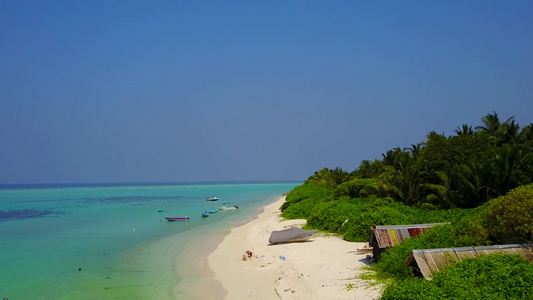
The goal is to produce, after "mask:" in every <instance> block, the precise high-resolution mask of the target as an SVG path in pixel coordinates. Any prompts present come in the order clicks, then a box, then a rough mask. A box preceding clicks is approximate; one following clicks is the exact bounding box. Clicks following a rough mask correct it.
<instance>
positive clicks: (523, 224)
mask: <svg viewBox="0 0 533 300" xmlns="http://www.w3.org/2000/svg"><path fill="white" fill-rule="evenodd" d="M483 221H484V225H485V226H486V228H487V231H488V234H489V235H490V237H491V238H492V239H493V240H494V242H496V243H499V244H511V243H523V242H527V241H531V239H532V232H533V185H525V186H521V187H518V188H516V189H514V190H511V191H510V192H509V193H508V194H507V195H505V196H501V197H498V198H496V199H492V200H490V201H489V203H488V205H487V207H486V210H485V212H484V214H483Z"/></svg>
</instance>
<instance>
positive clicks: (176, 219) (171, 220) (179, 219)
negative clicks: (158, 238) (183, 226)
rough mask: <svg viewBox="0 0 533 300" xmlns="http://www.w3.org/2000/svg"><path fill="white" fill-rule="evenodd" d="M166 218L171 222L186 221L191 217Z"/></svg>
mask: <svg viewBox="0 0 533 300" xmlns="http://www.w3.org/2000/svg"><path fill="white" fill-rule="evenodd" d="M165 219H166V220H167V221H169V222H175V221H186V220H189V217H178V218H171V217H166V218H165Z"/></svg>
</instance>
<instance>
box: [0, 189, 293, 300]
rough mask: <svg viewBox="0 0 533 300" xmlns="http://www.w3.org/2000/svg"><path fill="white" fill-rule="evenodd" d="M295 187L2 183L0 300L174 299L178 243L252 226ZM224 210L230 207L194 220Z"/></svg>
mask: <svg viewBox="0 0 533 300" xmlns="http://www.w3.org/2000/svg"><path fill="white" fill-rule="evenodd" d="M299 184H301V183H244V184H236V183H231V184H227V183H224V184H222V183H221V184H174V185H172V184H161V185H122V186H118V185H117V186H113V185H84V186H2V187H0V299H3V298H8V299H129V300H134V299H143V300H144V299H161V300H165V299H169V300H170V299H175V298H176V296H175V293H174V290H175V288H176V286H177V284H178V283H180V281H182V280H184V278H180V276H182V277H183V276H186V275H179V274H178V273H179V272H177V271H176V269H177V268H176V257H177V256H178V255H179V254H180V252H181V251H183V249H184V246H185V245H186V244H187V242H189V241H191V240H192V239H194V238H198V237H202V238H205V239H209V238H211V233H213V232H221V230H227V229H229V228H231V227H232V226H235V225H236V224H240V223H244V222H247V221H249V220H251V219H252V218H254V217H255V216H256V215H257V214H259V212H260V210H261V208H262V207H263V206H265V205H267V204H269V203H271V202H273V201H275V200H276V199H278V198H279V197H280V196H281V195H282V194H283V193H286V192H289V191H291V190H292V189H293V188H294V187H295V186H297V185H299ZM211 196H216V197H218V198H220V200H219V201H217V202H210V201H206V197H211ZM223 203H230V204H226V206H230V205H231V206H232V205H237V206H238V207H239V209H238V210H231V211H219V212H217V213H215V214H212V215H210V216H209V217H207V218H202V216H201V214H202V212H204V211H205V210H211V209H215V208H217V207H220V206H222V205H223ZM160 210H162V211H160ZM185 216H187V217H189V220H188V221H179V222H167V221H166V220H165V219H164V218H165V217H185ZM182 271H183V270H182ZM185 271H186V270H185ZM182 273H183V272H181V273H180V274H182ZM186 273H187V272H185V274H186Z"/></svg>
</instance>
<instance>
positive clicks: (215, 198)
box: [205, 197, 219, 201]
mask: <svg viewBox="0 0 533 300" xmlns="http://www.w3.org/2000/svg"><path fill="white" fill-rule="evenodd" d="M218 200H219V199H218V198H217V197H207V198H205V201H218Z"/></svg>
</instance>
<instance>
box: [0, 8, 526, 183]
mask: <svg viewBox="0 0 533 300" xmlns="http://www.w3.org/2000/svg"><path fill="white" fill-rule="evenodd" d="M532 16H533V1H464V0H461V1H309V0H306V1H291V0H289V1H287V0H283V1H192V0H191V1H108V0H104V1H96V0H91V1H76V0H66V1H53V0H49V1H42V0H37V1H27V0H2V1H0V184H13V183H96V182H175V181H226V180H302V181H303V180H304V179H306V178H307V177H309V176H310V175H312V174H313V173H314V172H315V171H318V170H320V169H321V168H323V167H328V168H335V167H341V168H342V169H344V170H346V171H353V170H354V169H356V168H357V167H358V166H359V163H360V162H361V161H362V160H365V159H368V160H373V159H376V158H381V154H382V153H385V152H386V151H387V150H390V149H392V148H394V147H401V148H403V147H408V146H410V145H411V144H416V143H419V142H422V141H424V140H425V139H426V134H427V133H428V132H430V131H436V132H438V133H445V134H447V135H452V134H454V130H455V129H456V128H457V127H458V126H461V125H462V124H463V123H467V124H469V125H472V126H478V125H481V122H480V120H481V118H482V117H483V116H485V115H486V114H488V113H492V112H493V111H496V112H497V113H498V114H499V115H500V116H501V118H502V119H507V118H508V117H511V116H514V117H515V119H516V121H518V122H519V123H520V125H521V126H524V125H527V124H530V123H532V122H533V101H532V100H533V99H532V95H533V17H532Z"/></svg>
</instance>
